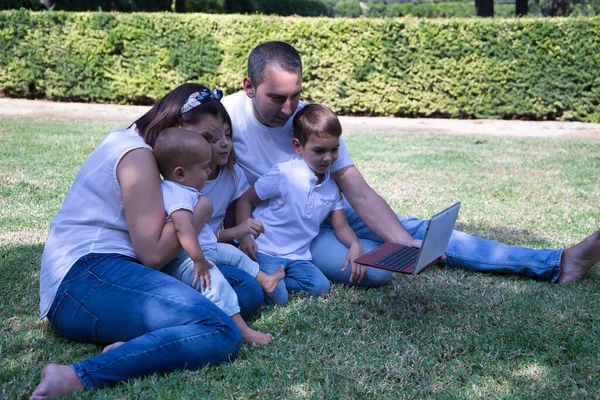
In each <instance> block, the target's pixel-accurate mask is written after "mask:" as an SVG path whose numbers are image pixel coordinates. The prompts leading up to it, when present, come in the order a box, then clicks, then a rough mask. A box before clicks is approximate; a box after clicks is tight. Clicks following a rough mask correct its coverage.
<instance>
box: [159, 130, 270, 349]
mask: <svg viewBox="0 0 600 400" xmlns="http://www.w3.org/2000/svg"><path fill="white" fill-rule="evenodd" d="M153 151H154V156H155V158H156V161H157V163H158V166H159V170H160V173H161V175H162V176H163V178H164V179H163V181H162V183H161V186H162V191H163V200H164V203H165V210H166V212H167V217H168V218H170V219H171V220H172V221H173V225H174V227H175V231H176V233H177V238H178V239H179V242H180V243H181V247H183V249H184V250H185V252H186V253H187V255H188V256H189V257H190V258H191V260H192V261H193V263H194V271H193V272H194V273H193V275H192V273H191V271H190V270H189V269H183V270H182V269H181V268H178V267H179V264H180V262H181V257H179V258H178V259H176V260H175V261H173V262H172V263H170V264H169V265H167V266H166V267H165V268H164V269H163V271H164V272H165V273H168V274H169V275H172V276H174V277H175V278H177V279H179V280H181V281H183V282H185V283H187V284H190V285H191V286H193V287H195V288H196V289H197V290H199V291H200V292H201V293H202V294H203V295H204V296H205V297H207V298H208V299H209V300H211V301H212V302H213V303H215V304H216V305H217V306H219V308H221V309H222V310H223V311H224V312H225V313H226V314H227V315H229V316H230V317H231V318H232V319H233V320H234V322H235V323H236V324H237V326H238V327H239V328H240V330H241V332H242V338H243V339H244V340H245V341H248V342H253V343H268V342H270V341H271V340H272V339H273V337H272V336H271V335H270V334H266V333H261V332H258V331H255V330H253V329H251V328H250V327H249V326H248V325H247V324H246V322H245V321H244V320H243V318H242V317H241V315H240V313H239V312H240V308H239V305H238V298H237V295H236V294H235V292H234V290H233V289H232V288H231V286H230V285H229V283H228V282H227V280H226V279H225V277H224V276H223V275H222V274H221V273H220V271H219V270H218V269H217V268H213V267H214V266H215V264H221V263H222V264H228V265H229V264H230V263H231V261H232V257H229V255H228V254H223V253H220V252H218V251H217V249H216V246H217V240H216V237H215V234H214V232H213V231H212V229H211V228H210V225H208V224H204V226H203V228H202V230H201V232H200V234H198V232H197V231H196V229H195V228H194V225H193V223H192V219H193V210H194V207H195V205H196V203H197V202H198V199H199V197H200V196H202V192H201V189H202V188H203V187H204V185H205V183H206V180H207V179H208V175H209V173H210V168H209V163H210V161H211V159H212V148H211V146H210V144H209V143H208V142H207V141H206V139H204V137H202V136H201V135H200V134H198V133H196V132H192V131H189V130H185V129H181V128H168V129H165V130H164V131H162V132H161V134H160V135H159V136H158V138H157V140H156V143H155V145H154V148H153ZM211 213H212V209H211ZM201 242H202V247H201V246H200V243H201ZM205 246H206V247H205ZM229 246H230V247H232V248H233V250H234V251H237V252H239V250H237V249H235V248H234V247H233V246H231V245H229ZM203 249H204V250H203ZM239 253H240V254H241V255H242V257H238V258H237V259H236V260H237V261H238V263H236V265H234V266H237V267H240V268H242V267H243V266H244V265H243V263H244V262H246V263H248V264H250V263H254V262H253V261H252V260H250V259H249V258H248V257H246V256H245V255H244V254H242V253H241V252H239ZM222 258H224V259H222ZM246 267H247V268H251V266H246ZM279 279H281V278H279Z"/></svg>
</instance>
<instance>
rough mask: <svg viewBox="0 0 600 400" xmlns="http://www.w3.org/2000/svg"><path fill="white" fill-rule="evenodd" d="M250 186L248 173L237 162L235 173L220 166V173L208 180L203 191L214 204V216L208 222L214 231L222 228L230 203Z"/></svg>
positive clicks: (234, 168) (234, 167)
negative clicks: (247, 177)
mask: <svg viewBox="0 0 600 400" xmlns="http://www.w3.org/2000/svg"><path fill="white" fill-rule="evenodd" d="M249 188H250V185H248V181H247V180H246V175H245V174H244V171H243V170H242V168H241V167H240V166H239V165H237V164H234V165H233V174H232V173H231V171H229V170H228V169H227V168H225V167H220V168H219V175H218V176H217V177H216V178H215V179H213V180H211V181H206V185H204V187H203V188H202V192H203V193H204V195H205V196H206V197H208V198H209V199H210V200H211V201H212V204H213V214H212V218H211V219H210V222H209V223H208V225H210V227H211V228H212V230H213V232H217V231H218V230H219V229H221V224H222V223H223V219H225V212H226V211H227V208H228V207H229V205H230V204H231V203H232V202H233V201H235V200H237V199H238V198H239V197H240V196H241V195H243V194H244V192H246V190H248V189H249Z"/></svg>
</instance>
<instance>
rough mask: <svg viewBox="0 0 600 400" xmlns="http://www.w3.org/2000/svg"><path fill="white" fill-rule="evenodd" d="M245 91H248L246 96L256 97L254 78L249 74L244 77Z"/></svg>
mask: <svg viewBox="0 0 600 400" xmlns="http://www.w3.org/2000/svg"><path fill="white" fill-rule="evenodd" d="M243 86H244V92H246V96H248V97H250V98H253V97H254V94H255V93H254V85H252V80H251V79H250V77H249V76H247V77H245V78H244V82H243Z"/></svg>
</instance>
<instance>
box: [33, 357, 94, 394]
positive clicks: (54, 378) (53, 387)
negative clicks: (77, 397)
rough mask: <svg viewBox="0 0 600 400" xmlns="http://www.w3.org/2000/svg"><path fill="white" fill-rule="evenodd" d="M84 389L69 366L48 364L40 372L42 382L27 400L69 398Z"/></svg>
mask: <svg viewBox="0 0 600 400" xmlns="http://www.w3.org/2000/svg"><path fill="white" fill-rule="evenodd" d="M84 389H85V387H84V386H83V383H82V382H81V380H79V377H78V376H77V374H75V371H74V370H73V368H71V366H70V365H57V364H48V365H46V366H45V367H44V370H43V371H42V381H41V382H40V384H39V385H38V386H37V387H36V388H35V390H34V391H33V393H32V394H31V397H30V398H29V400H42V399H43V400H46V399H54V398H57V397H64V396H69V395H71V394H73V393H75V392H78V391H81V390H84Z"/></svg>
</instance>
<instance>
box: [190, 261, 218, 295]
mask: <svg viewBox="0 0 600 400" xmlns="http://www.w3.org/2000/svg"><path fill="white" fill-rule="evenodd" d="M212 267H214V265H213V264H211V263H209V262H208V261H206V258H203V259H202V260H199V261H194V281H193V282H192V286H193V287H196V282H198V279H200V290H201V291H202V290H204V288H207V289H210V273H209V272H208V270H209V269H210V268H212Z"/></svg>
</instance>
